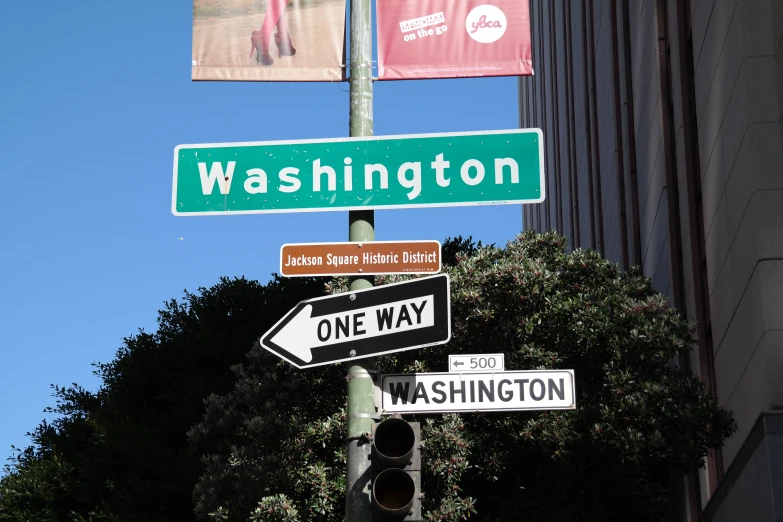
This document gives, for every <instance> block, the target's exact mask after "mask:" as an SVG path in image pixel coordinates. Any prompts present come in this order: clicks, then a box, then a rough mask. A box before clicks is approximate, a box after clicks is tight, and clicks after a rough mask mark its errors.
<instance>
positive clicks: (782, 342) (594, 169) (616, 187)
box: [520, 0, 783, 520]
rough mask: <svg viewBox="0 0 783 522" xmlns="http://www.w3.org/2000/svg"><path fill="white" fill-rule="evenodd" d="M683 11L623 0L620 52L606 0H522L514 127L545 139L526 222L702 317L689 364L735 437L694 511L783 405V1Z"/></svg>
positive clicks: (693, 1)
mask: <svg viewBox="0 0 783 522" xmlns="http://www.w3.org/2000/svg"><path fill="white" fill-rule="evenodd" d="M685 1H686V7H685V9H688V10H689V11H690V13H689V14H688V15H686V16H684V17H682V16H681V13H680V12H679V11H678V5H677V2H675V0H630V1H628V2H627V9H628V27H627V36H628V40H629V46H628V48H627V49H626V48H625V45H624V36H625V35H626V33H625V27H624V24H623V7H624V4H625V2H626V0H617V1H616V2H615V3H614V5H615V7H616V11H615V24H616V25H615V26H614V27H615V28H616V29H615V30H616V31H617V39H616V40H617V42H616V43H615V42H613V38H612V28H613V25H612V5H613V2H612V1H610V0H574V1H572V2H565V3H564V2H561V1H559V0H531V21H532V24H531V25H532V28H533V67H534V71H535V76H533V77H526V78H521V79H520V125H521V126H522V127H540V128H541V129H542V130H543V131H544V140H545V141H544V144H545V148H546V165H545V169H546V173H547V201H545V202H544V203H542V204H540V205H534V206H526V207H524V208H523V226H524V228H533V229H537V230H541V231H543V230H549V229H557V230H559V231H561V232H562V233H563V234H565V235H566V236H568V237H570V238H571V241H572V243H571V246H572V248H578V247H583V248H596V249H598V250H600V251H601V252H602V253H603V254H604V255H605V256H606V257H607V258H609V259H612V260H615V261H617V262H618V263H619V264H621V266H627V265H640V266H641V267H642V268H643V271H644V273H645V274H646V275H647V276H649V277H650V278H651V279H652V280H653V282H654V285H655V287H656V288H657V289H658V290H659V291H661V292H663V293H665V294H666V295H668V296H670V299H671V301H672V303H673V304H675V305H677V304H678V303H679V307H680V308H681V309H683V311H684V312H685V313H686V314H687V315H688V317H690V318H696V317H697V310H706V315H705V320H704V322H705V327H706V333H705V335H708V336H709V338H710V343H709V346H708V347H707V348H708V349H704V350H701V351H700V350H694V352H693V353H692V354H691V358H690V363H691V367H692V368H693V369H694V370H695V371H696V372H697V373H698V372H701V373H702V375H701V376H702V378H703V379H704V380H705V382H708V383H709V384H710V385H711V386H712V387H713V389H714V390H715V393H716V396H717V398H718V400H719V402H720V403H721V404H722V405H725V406H727V407H728V408H730V409H732V410H733V411H734V413H735V417H736V419H737V422H738V428H739V429H738V432H737V434H736V435H735V436H734V437H732V438H731V439H730V440H728V441H727V443H726V445H725V447H724V448H723V451H722V460H723V464H722V466H721V464H720V461H719V460H718V461H711V462H710V466H712V468H713V469H711V470H710V471H711V473H705V474H703V475H702V477H701V481H702V488H701V489H702V494H703V498H702V501H703V504H706V502H707V500H708V499H709V496H710V495H711V494H712V493H714V492H715V490H716V488H718V484H717V482H718V481H717V478H718V477H719V476H720V475H721V470H720V469H718V468H721V467H722V470H728V469H729V468H730V466H731V465H732V462H733V461H734V459H735V458H736V457H737V454H738V452H739V450H740V447H741V446H742V445H743V443H744V441H746V439H747V438H748V436H749V434H750V433H751V429H752V428H753V426H754V423H756V421H757V419H758V417H759V414H760V412H761V411H763V410H769V409H772V408H777V407H783V0H685ZM662 8H663V9H662ZM662 17H663V19H662ZM688 17H690V20H689V22H684V24H685V27H689V28H690V30H689V31H686V35H689V37H690V41H688V40H687V39H686V40H685V41H683V42H680V38H679V37H678V34H679V33H678V27H679V26H678V24H679V22H680V20H687V19H688ZM664 20H665V23H664V22H663V21H664ZM659 41H664V42H665V44H664V48H665V49H666V53H667V54H665V55H664V59H663V60H662V59H661V58H662V56H661V54H660V53H659ZM585 43H586V45H585ZM681 45H682V46H684V47H683V52H684V53H685V55H684V56H685V57H686V59H688V57H689V55H688V50H689V49H690V53H691V54H690V57H691V58H692V61H690V62H689V63H690V64H692V65H691V66H690V67H691V68H692V76H689V77H687V78H684V79H683V78H681V73H680V70H681V67H680V65H681V64H680V61H679V60H680V46H681ZM626 53H627V55H628V58H629V60H628V61H629V62H630V67H626ZM615 64H616V65H615ZM662 64H667V65H662ZM662 67H664V69H662ZM628 75H629V76H628ZM662 75H663V76H662ZM662 79H663V82H662ZM628 84H630V89H628V88H626V86H627V85H628ZM691 89H692V92H693V96H692V99H693V102H694V103H693V104H692V105H693V108H692V111H691V112H689V111H688V110H686V107H687V106H688V101H689V100H691V98H690V97H689V93H690V92H691ZM684 104H685V106H684ZM618 115H619V116H618ZM689 116H690V118H691V120H690V121H692V122H693V125H686V123H687V122H685V121H684V119H685V118H688V117H689ZM618 122H619V125H618ZM571 126H573V128H572V129H571ZM618 127H619V128H618ZM690 128H695V129H696V131H695V135H696V136H695V138H696V142H697V143H696V145H695V146H694V148H695V149H697V150H692V151H689V150H686V148H687V143H688V140H687V139H686V137H687V136H690V135H686V132H687V129H690ZM569 129H571V130H570V132H569ZM629 130H630V132H629ZM632 145H633V146H632ZM689 152H692V155H689V154H688V153H689ZM689 157H693V161H692V162H690V163H689V162H688V158H689ZM686 166H692V167H686ZM634 167H635V168H634ZM688 168H690V169H691V170H690V171H689V170H688ZM667 169H668V173H669V179H670V180H674V181H673V183H672V182H667ZM688 172H693V173H694V174H693V175H694V176H698V180H697V181H694V178H691V179H690V184H689V179H688ZM632 182H633V183H635V184H636V190H635V191H633V190H632V185H633V183H632ZM694 187H696V188H695V189H694ZM672 209H674V213H672ZM694 209H695V210H694ZM623 211H624V212H623ZM692 211H693V212H695V214H693V215H694V216H697V217H698V219H699V220H700V223H699V222H698V221H697V222H695V223H696V228H695V229H694V225H693V223H694V221H693V220H692V218H691V212H692ZM624 231H625V232H624ZM673 232H674V236H673V237H672V233H673ZM624 252H625V253H624ZM624 258H625V260H626V261H624ZM694 261H695V263H694ZM702 278H703V279H702ZM700 281H703V284H702V283H700ZM678 295H679V297H678ZM704 357H709V358H710V359H711V360H710V361H709V363H710V364H705V361H704V360H703V358H704ZM705 368H707V369H709V371H707V372H705ZM705 373H706V374H705ZM710 477H711V478H710ZM735 482H737V481H735ZM740 482H741V481H739V482H737V483H740ZM762 519H763V520H767V518H759V519H758V520H762ZM714 520H723V518H720V517H717V518H714ZM743 520H756V519H755V518H753V519H745V518H743Z"/></svg>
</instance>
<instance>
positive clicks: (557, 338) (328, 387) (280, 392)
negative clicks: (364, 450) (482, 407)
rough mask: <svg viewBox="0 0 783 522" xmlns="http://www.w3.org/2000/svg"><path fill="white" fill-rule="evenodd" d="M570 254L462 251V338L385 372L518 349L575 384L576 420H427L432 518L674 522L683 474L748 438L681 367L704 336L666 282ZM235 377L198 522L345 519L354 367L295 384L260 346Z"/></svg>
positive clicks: (455, 269) (198, 494)
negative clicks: (264, 509) (345, 433)
mask: <svg viewBox="0 0 783 522" xmlns="http://www.w3.org/2000/svg"><path fill="white" fill-rule="evenodd" d="M564 244H565V241H564V238H563V237H561V236H559V235H557V234H554V233H549V234H544V235H536V234H534V233H532V232H530V233H525V234H523V235H521V236H520V237H519V238H517V239H516V240H515V241H512V242H510V243H509V244H508V245H507V246H506V247H505V248H502V249H501V248H496V247H494V246H490V247H483V248H478V247H476V246H475V245H473V244H472V241H471V240H462V239H461V238H458V239H457V240H451V243H449V245H450V248H453V258H452V259H451V266H449V267H448V268H447V271H448V272H449V273H450V275H451V277H452V318H453V324H452V340H451V342H450V343H449V344H448V345H445V346H440V347H434V348H430V349H427V350H420V351H410V352H401V353H397V354H392V355H388V356H383V357H379V358H378V359H377V366H378V369H379V370H380V371H381V372H382V373H399V372H404V371H411V372H413V371H419V372H421V371H446V370H447V368H446V363H447V355H448V354H452V353H481V352H499V351H502V352H504V353H505V357H506V367H507V368H508V369H554V368H559V369H574V370H575V375H576V389H577V409H576V410H575V411H550V412H519V413H480V414H475V413H474V414H464V415H459V416H457V415H429V416H418V419H417V420H420V421H423V422H424V424H423V443H424V449H423V454H422V463H423V467H424V484H423V488H424V491H425V494H426V496H425V501H424V508H425V518H426V519H427V520H431V521H435V520H461V519H465V518H467V517H468V516H470V515H471V514H473V513H475V514H477V515H478V517H479V518H480V519H482V520H522V519H524V520H531V521H550V520H551V521H569V520H575V519H576V518H577V516H578V519H579V520H584V521H603V520H606V521H609V520H639V521H646V520H657V519H659V518H660V514H661V513H662V510H663V509H664V508H665V501H666V495H665V491H666V486H667V484H666V480H667V477H668V474H669V471H670V470H672V469H674V470H680V471H685V470H688V469H690V468H691V467H693V466H698V465H700V464H701V463H702V461H703V458H704V457H705V455H706V453H707V451H708V449H710V448H715V447H719V446H720V445H721V444H722V441H723V440H724V439H725V438H726V437H727V436H729V435H730V434H731V433H732V432H733V430H734V422H733V420H732V418H731V415H730V413H729V412H727V411H725V410H723V409H721V408H718V407H717V405H716V403H715V400H714V399H712V398H711V397H710V394H709V392H708V390H707V389H706V388H705V387H704V386H703V384H702V383H701V381H700V380H699V379H698V378H697V377H696V376H694V375H692V374H689V373H687V372H685V371H684V370H683V369H682V368H679V367H677V366H674V365H673V364H672V361H674V360H675V359H676V358H677V357H678V356H679V355H682V354H684V353H686V352H687V351H688V350H689V349H690V346H691V345H692V344H693V342H694V338H693V334H692V329H691V328H690V326H689V325H688V324H687V322H685V321H684V320H683V319H682V318H681V317H680V316H679V314H678V313H677V312H676V311H675V310H672V309H670V308H669V307H668V304H667V301H666V299H665V298H664V297H663V296H661V295H659V294H657V293H656V292H655V291H654V290H653V288H652V286H651V283H650V281H649V279H647V278H645V277H643V276H641V274H639V273H638V271H636V270H630V271H627V272H621V271H620V270H618V268H617V266H616V265H615V264H613V263H611V262H608V261H606V260H603V259H601V258H600V256H599V255H598V254H596V253H595V252H590V251H577V252H573V253H566V252H565V249H564ZM444 257H445V256H444ZM408 278H409V277H406V276H385V277H378V278H377V281H376V282H377V284H384V283H389V282H394V281H400V280H404V279H408ZM328 286H329V291H330V292H332V293H336V292H343V291H345V290H346V289H347V279H336V280H333V281H332V282H331V283H330V284H329V285H328ZM236 372H237V384H236V386H235V388H234V391H232V392H231V393H229V394H227V395H224V396H221V397H218V396H213V397H211V398H210V399H209V400H208V403H207V413H206V415H205V417H204V419H203V421H202V422H201V423H199V424H198V425H197V426H196V427H194V429H193V430H192V431H191V433H190V435H191V440H192V442H193V443H194V444H195V445H196V446H197V448H198V450H199V451H200V452H203V453H204V455H205V457H204V468H205V473H204V475H203V476H202V478H201V480H200V481H199V484H198V486H197V487H196V490H195V494H194V496H195V500H196V503H197V514H198V515H199V516H200V517H201V518H204V519H206V517H207V515H208V513H209V512H212V511H213V510H214V509H215V508H214V506H218V505H221V506H230V511H231V513H232V515H231V516H230V517H229V518H228V520H237V521H239V520H245V519H246V518H247V517H248V514H251V513H253V509H254V507H255V506H256V504H257V502H258V499H263V498H268V497H272V496H274V495H280V494H285V495H287V498H289V499H291V500H292V502H293V505H294V507H295V508H296V510H297V511H298V512H299V514H300V516H301V518H302V519H303V520H313V521H332V520H342V513H343V507H342V504H341V500H340V499H341V495H342V488H344V485H343V483H342V470H343V468H344V454H343V453H342V448H343V444H342V439H341V438H340V436H339V434H340V433H341V432H342V427H341V426H340V424H339V423H340V420H341V419H342V418H343V417H342V415H343V411H344V407H345V404H344V400H345V386H344V374H345V367H343V366H338V365H333V366H329V367H325V368H324V367H321V368H314V369H310V370H296V369H294V368H293V367H291V366H290V365H288V364H287V363H284V362H281V361H278V360H276V358H275V357H274V356H272V355H271V354H269V353H266V352H265V351H264V350H262V349H260V347H258V346H256V347H255V348H254V349H253V351H252V352H251V354H250V358H249V361H248V362H247V363H246V364H244V365H241V366H239V367H238V368H237V369H236ZM338 426H340V427H339V429H338ZM332 430H335V431H332ZM313 469H317V470H319V471H318V472H317V473H316V472H313V471H312V470H313ZM330 473H332V474H331V475H330ZM330 480H331V481H332V482H331V483H329V481H330ZM234 514H235V515H234Z"/></svg>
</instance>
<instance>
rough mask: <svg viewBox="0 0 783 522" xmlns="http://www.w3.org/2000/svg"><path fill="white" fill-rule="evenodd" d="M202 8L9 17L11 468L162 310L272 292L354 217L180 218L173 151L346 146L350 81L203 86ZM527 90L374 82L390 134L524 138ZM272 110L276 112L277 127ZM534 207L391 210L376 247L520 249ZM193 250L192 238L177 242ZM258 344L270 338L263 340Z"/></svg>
mask: <svg viewBox="0 0 783 522" xmlns="http://www.w3.org/2000/svg"><path fill="white" fill-rule="evenodd" d="M191 23H192V2H191V1H190V0H175V1H172V2H160V1H152V0H136V1H134V2H106V1H104V0H81V1H79V2H61V1H60V2H52V1H48V0H43V1H41V2H14V1H8V2H2V3H0V62H1V63H2V64H3V68H4V72H3V74H2V75H1V77H2V82H0V158H1V161H2V167H0V169H1V171H2V185H1V187H2V188H0V195H2V200H3V205H2V206H0V217H1V218H2V227H0V269H2V271H1V273H2V276H0V297H1V298H0V457H2V458H0V460H4V459H5V457H6V456H8V455H10V446H11V445H12V444H15V445H17V446H24V445H26V444H27V443H28V439H27V438H26V437H25V433H26V432H27V431H30V430H32V429H33V428H34V427H35V426H36V425H37V423H38V422H40V421H41V419H43V418H44V414H43V413H42V410H43V409H44V408H45V407H46V406H51V405H53V404H54V400H53V399H52V397H51V390H50V388H49V385H50V384H53V383H55V384H60V385H68V384H70V383H73V382H76V383H79V384H81V385H83V386H85V387H87V388H88V389H94V388H95V387H96V386H97V385H98V382H97V380H96V379H95V377H93V375H92V368H91V366H90V363H92V362H95V361H103V362H107V361H109V360H111V359H112V357H113V356H114V353H115V351H116V349H117V348H119V347H120V346H121V344H122V340H123V338H124V337H126V336H130V335H133V334H134V333H136V332H137V331H138V330H139V329H140V328H143V329H145V330H148V331H152V330H154V329H155V327H156V317H157V310H159V309H160V308H162V305H163V302H164V301H165V300H168V299H171V298H174V297H176V298H179V297H181V296H182V294H183V290H185V289H188V290H192V291H195V290H196V289H197V288H198V287H200V286H206V287H209V286H212V285H213V284H215V283H216V282H217V281H218V278H219V277H220V276H241V275H244V276H246V277H249V278H253V279H258V280H260V281H262V282H266V281H268V280H269V277H270V275H271V274H272V273H273V272H275V271H276V270H277V265H278V262H279V259H278V255H279V248H280V245H281V244H283V243H297V242H314V241H345V240H347V234H348V232H347V230H348V227H347V220H348V216H347V213H344V212H327V213H296V214H267V215H251V216H247V215H245V216H203V217H175V216H173V215H172V213H171V210H170V208H171V183H172V164H173V153H174V147H175V146H176V145H178V144H197V143H223V142H240V141H262V140H263V141H266V140H288V139H312V138H333V137H344V136H347V134H348V92H347V91H348V84H347V83H335V84H322V83H313V84H296V83H228V82H227V83H215V82H206V83H194V82H191V80H190V67H191ZM516 85H517V84H516V78H492V79H469V80H438V81H408V82H377V83H375V86H374V87H375V104H374V116H375V134H376V135H390V134H412V133H432V132H452V131H475V130H493V129H512V128H516V127H517V126H518V116H517V89H516ZM262 114H265V116H264V115H262ZM521 227H522V210H521V207H520V206H519V205H502V206H492V207H487V206H485V207H458V208H438V209H417V210H387V211H376V239H378V240H403V239H437V240H440V241H442V240H443V239H445V238H446V237H448V236H456V235H462V236H470V235H472V236H473V237H474V239H476V240H479V239H480V240H482V241H483V242H485V243H492V242H495V243H500V244H502V243H505V242H506V241H507V240H509V239H511V238H513V237H514V235H515V234H517V233H518V232H519V231H520V230H521ZM180 237H181V238H183V240H182V241H178V238H180ZM259 333H261V332H259Z"/></svg>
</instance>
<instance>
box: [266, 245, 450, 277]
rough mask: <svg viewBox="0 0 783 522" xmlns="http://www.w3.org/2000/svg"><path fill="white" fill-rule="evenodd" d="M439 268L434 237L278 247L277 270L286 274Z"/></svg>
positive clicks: (427, 271) (433, 270) (430, 271)
mask: <svg viewBox="0 0 783 522" xmlns="http://www.w3.org/2000/svg"><path fill="white" fill-rule="evenodd" d="M440 269H441V259H440V242H438V241H371V242H367V243H355V242H351V243H301V244H285V245H283V246H282V247H281V248H280V273H281V274H282V275H284V276H286V277H303V276H325V275H332V276H334V275H356V274H370V275H372V274H435V273H438V272H440Z"/></svg>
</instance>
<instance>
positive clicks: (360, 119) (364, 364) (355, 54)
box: [345, 0, 375, 522]
mask: <svg viewBox="0 0 783 522" xmlns="http://www.w3.org/2000/svg"><path fill="white" fill-rule="evenodd" d="M350 2H351V74H350V76H351V83H350V89H351V94H350V122H349V126H350V136H351V137H361V136H372V133H373V119H372V25H371V23H372V12H371V5H372V4H371V1H370V0H350ZM374 240H375V213H374V212H373V211H372V210H358V211H351V212H349V213H348V241H359V242H365V241H374ZM372 285H373V278H372V276H363V277H354V278H352V279H351V282H350V286H349V290H361V289H364V288H370V287H372ZM374 366H375V361H374V359H372V358H367V359H361V360H357V361H355V362H353V363H351V364H349V365H348V437H347V440H348V442H347V443H346V454H347V460H348V468H347V471H346V477H345V478H346V480H345V520H346V522H370V520H371V515H370V507H371V499H370V477H371V474H372V469H371V467H370V459H369V456H370V445H369V444H367V443H366V442H365V441H364V440H362V439H363V435H364V434H365V433H369V432H370V430H371V429H372V424H373V417H375V390H374V388H375V383H374V381H373V379H372V375H373V373H374V370H373V367H374Z"/></svg>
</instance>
